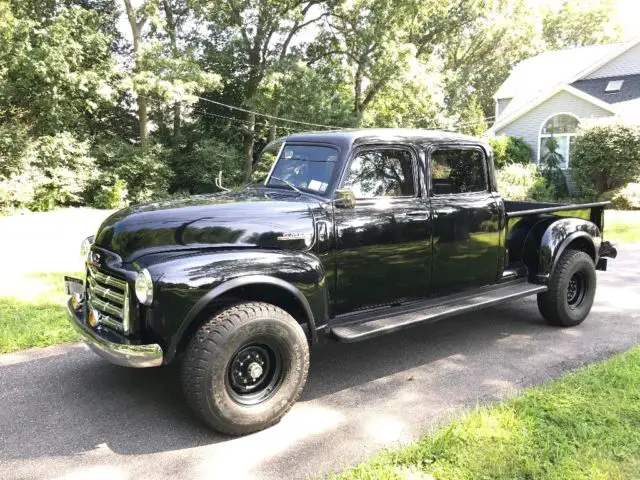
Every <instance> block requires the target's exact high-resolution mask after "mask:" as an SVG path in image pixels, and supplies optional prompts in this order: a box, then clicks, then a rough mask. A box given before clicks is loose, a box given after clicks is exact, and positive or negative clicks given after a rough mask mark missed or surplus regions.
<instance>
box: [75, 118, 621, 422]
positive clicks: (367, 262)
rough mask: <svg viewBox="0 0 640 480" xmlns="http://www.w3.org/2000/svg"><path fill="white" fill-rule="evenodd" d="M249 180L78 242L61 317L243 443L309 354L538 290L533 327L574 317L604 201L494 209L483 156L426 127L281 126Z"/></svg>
mask: <svg viewBox="0 0 640 480" xmlns="http://www.w3.org/2000/svg"><path fill="white" fill-rule="evenodd" d="M260 161H264V162H272V164H273V166H272V167H271V171H270V172H269V174H268V176H267V177H266V179H265V181H264V182H263V183H261V184H259V185H258V184H255V185H253V186H246V187H245V188H243V189H241V190H239V191H227V192H222V193H219V194H211V195H200V196H194V197H189V198H186V199H173V200H166V201H159V202H153V203H148V204H145V205H136V206H131V207H129V208H125V209H123V210H121V211H119V212H117V213H114V214H113V215H111V216H110V217H109V218H107V219H106V220H105V222H104V223H103V224H102V225H101V227H100V228H99V230H98V231H97V233H96V234H95V237H89V238H88V239H87V240H85V242H83V246H82V252H83V255H84V256H85V257H86V278H85V279H72V278H66V285H67V291H68V293H69V294H70V299H69V302H68V309H69V318H70V321H71V323H72V324H73V325H74V326H75V327H76V329H77V330H78V332H79V333H80V335H81V336H82V338H83V339H84V340H85V341H86V342H87V343H88V345H89V346H90V347H91V348H92V349H93V350H94V351H95V352H97V353H98V354H100V355H101V356H103V357H104V358H106V359H107V360H109V361H111V362H113V363H115V364H118V365H125V366H130V367H154V366H159V365H163V364H169V363H171V362H173V361H175V360H177V359H180V360H181V362H182V367H181V368H182V381H183V388H184V394H185V397H186V399H187V402H188V403H189V405H190V406H191V407H192V408H193V410H194V412H195V413H196V414H197V415H198V416H199V417H200V418H201V419H202V420H204V422H206V423H207V424H208V425H210V426H211V427H213V428H214V429H217V430H219V431H222V432H226V433H228V434H236V435H237V434H245V433H249V432H253V431H256V430H260V429H262V428H265V427H268V426H270V425H273V424H274V423H276V422H278V421H279V419H280V418H282V416H283V415H284V414H285V413H286V412H287V411H288V410H289V409H290V408H291V407H292V405H293V404H294V403H295V401H296V400H297V398H298V396H299V395H300V392H301V391H302V389H303V387H304V384H305V381H306V378H307V372H308V370H309V347H310V346H311V345H313V344H322V343H325V342H326V341H328V340H333V341H339V342H354V341H359V340H365V339H369V338H372V337H375V336H377V335H382V334H386V333H390V332H394V331H397V330H400V329H403V328H407V327H412V326H415V325H419V324H423V323H426V322H432V321H435V320H440V319H443V318H446V317H449V316H452V315H456V314H459V313H462V312H468V311H471V310H476V309H480V308H483V307H488V306H490V305H495V304H497V303H500V302H506V301H509V300H513V299H516V298H520V297H524V296H526V295H533V294H537V301H538V306H539V310H540V313H541V314H542V316H543V317H544V318H545V319H546V320H547V322H548V323H550V324H551V325H555V326H562V327H570V326H575V325H578V324H579V323H581V322H582V321H583V320H584V319H585V317H586V316H587V315H588V314H589V311H590V310H591V306H592V304H593V299H594V294H595V289H596V272H595V271H596V270H597V269H599V270H606V267H607V258H615V256H616V250H615V248H613V247H612V246H611V245H610V244H609V243H608V242H604V241H603V240H602V230H603V213H604V208H605V206H606V203H591V204H583V205H561V204H548V203H533V202H531V203H530V202H509V201H504V200H503V199H502V198H501V197H500V194H499V193H498V191H497V188H496V180H495V172H494V166H493V161H492V152H491V149H490V148H489V146H488V145H487V144H486V143H484V142H482V141H480V140H478V139H475V138H472V137H467V136H462V135H458V134H453V133H446V132H440V131H429V130H395V129H389V130H355V131H343V132H330V133H327V132H324V133H307V134H296V135H291V136H288V137H286V138H282V139H279V140H277V141H275V142H273V143H271V144H269V145H268V146H267V147H266V148H265V149H264V151H263V153H262V154H261V160H260Z"/></svg>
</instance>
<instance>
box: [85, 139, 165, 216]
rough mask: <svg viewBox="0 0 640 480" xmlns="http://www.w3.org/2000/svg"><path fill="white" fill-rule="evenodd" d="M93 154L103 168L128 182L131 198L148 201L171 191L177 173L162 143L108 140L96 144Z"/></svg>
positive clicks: (128, 196) (129, 198)
mask: <svg viewBox="0 0 640 480" xmlns="http://www.w3.org/2000/svg"><path fill="white" fill-rule="evenodd" d="M94 154H95V157H96V160H97V162H98V166H99V168H100V170H101V171H104V172H109V174H110V175H113V176H115V177H117V178H119V179H122V180H123V181H124V182H125V184H126V190H127V200H128V201H129V202H131V203H139V202H145V201H149V200H152V199H156V198H159V197H163V196H165V195H166V194H167V193H168V191H169V186H170V184H171V180H172V179H173V176H174V174H173V172H172V171H171V169H170V168H169V165H168V158H167V157H168V156H169V151H168V150H167V149H165V148H163V147H162V146H161V145H157V144H155V145H150V146H148V147H139V146H136V145H132V144H130V143H128V142H123V141H117V140H116V141H106V142H103V143H101V144H99V145H97V146H96V147H95V150H94Z"/></svg>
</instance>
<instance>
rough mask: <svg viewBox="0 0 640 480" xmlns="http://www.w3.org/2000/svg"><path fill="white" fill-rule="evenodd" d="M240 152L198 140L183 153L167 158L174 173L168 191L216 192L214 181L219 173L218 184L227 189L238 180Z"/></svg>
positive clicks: (219, 144) (215, 142)
mask: <svg viewBox="0 0 640 480" xmlns="http://www.w3.org/2000/svg"><path fill="white" fill-rule="evenodd" d="M241 166H242V162H241V160H240V152H239V151H237V150H235V149H234V148H231V147H229V146H228V145H226V144H224V143H222V142H219V141H218V140H215V139H209V140H202V141H201V142H199V143H197V144H196V145H195V146H194V147H193V149H192V150H191V151H189V152H187V153H179V152H175V153H174V154H172V155H171V160H170V167H171V169H172V171H173V172H174V173H175V177H174V179H173V182H172V184H171V191H174V192H175V191H186V192H190V193H210V192H215V191H217V190H218V189H217V188H216V187H215V179H216V177H217V176H218V174H219V172H222V185H223V186H224V187H227V188H228V187H231V186H233V185H235V184H237V183H239V182H241V180H242V170H241Z"/></svg>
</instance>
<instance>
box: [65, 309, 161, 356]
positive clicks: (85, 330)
mask: <svg viewBox="0 0 640 480" xmlns="http://www.w3.org/2000/svg"><path fill="white" fill-rule="evenodd" d="M67 317H68V320H69V323H71V325H72V326H73V327H74V329H75V330H76V331H77V332H78V334H79V335H80V337H81V338H82V341H83V342H85V343H86V344H87V345H88V346H89V348H91V350H93V351H94V352H95V353H97V354H98V355H100V356H101V357H102V358H104V359H106V360H108V361H110V362H111V363H114V364H116V365H121V366H123V367H134V368H147V367H158V366H160V365H162V362H163V358H164V352H163V351H162V347H161V346H160V345H158V344H156V343H153V344H147V345H126V344H121V343H113V342H110V341H108V340H105V339H104V338H102V337H100V336H99V335H98V333H96V332H95V331H93V330H91V329H90V328H89V327H87V326H86V325H85V324H84V322H83V320H82V318H81V317H80V316H78V313H77V312H76V311H75V310H74V309H73V306H72V305H71V300H69V301H68V302H67Z"/></svg>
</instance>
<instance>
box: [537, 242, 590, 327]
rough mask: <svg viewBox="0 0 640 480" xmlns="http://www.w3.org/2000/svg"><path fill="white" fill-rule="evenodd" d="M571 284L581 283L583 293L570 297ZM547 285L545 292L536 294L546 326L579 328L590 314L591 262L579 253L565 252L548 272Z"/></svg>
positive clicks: (578, 251) (572, 289)
mask: <svg viewBox="0 0 640 480" xmlns="http://www.w3.org/2000/svg"><path fill="white" fill-rule="evenodd" d="M576 279H578V280H576ZM572 282H577V283H580V282H582V285H580V286H579V288H580V289H582V291H581V292H578V294H576V295H572V292H573V291H574V287H572V286H571V283H572ZM573 285H574V286H575V283H574V284H573ZM548 286H549V288H548V290H547V291H546V292H544V293H539V294H538V309H539V310H540V313H541V314H542V316H543V317H544V318H545V320H546V321H547V323H549V324H550V325H554V326H559V327H574V326H576V325H579V324H580V323H582V322H583V321H584V319H585V318H586V317H587V315H589V312H590V311H591V307H592V306H593V298H594V296H595V293H596V269H595V266H594V264H593V260H592V259H591V257H590V256H589V255H588V254H586V253H585V252H582V251H580V250H570V249H567V250H565V251H564V252H562V255H561V256H560V259H559V260H558V263H557V264H556V266H555V268H554V269H553V272H552V273H551V277H550V278H549V285H548Z"/></svg>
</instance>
